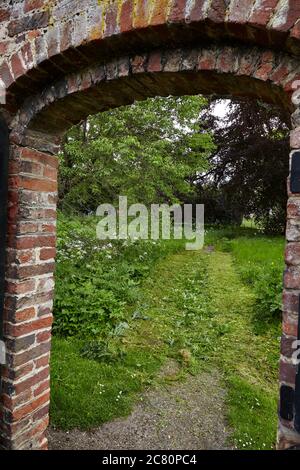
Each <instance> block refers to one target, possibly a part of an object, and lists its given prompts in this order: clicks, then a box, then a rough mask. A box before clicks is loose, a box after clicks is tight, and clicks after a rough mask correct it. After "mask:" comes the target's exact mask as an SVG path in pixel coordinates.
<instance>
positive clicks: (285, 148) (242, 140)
mask: <svg viewBox="0 0 300 470" xmlns="http://www.w3.org/2000/svg"><path fill="white" fill-rule="evenodd" d="M215 104H216V101H211V102H210V104H209V106H208V107H207V109H206V111H205V113H204V116H202V122H203V119H204V120H205V123H206V124H205V126H206V128H207V129H210V130H211V131H212V132H213V135H214V140H215V144H216V150H215V151H214V152H212V154H211V157H210V167H209V170H208V171H207V172H204V173H203V174H201V175H199V178H198V185H199V187H198V193H199V194H200V196H199V198H200V199H201V195H202V193H203V192H205V189H206V188H207V187H209V188H214V191H215V193H214V191H212V189H211V191H212V193H213V194H214V195H215V194H216V191H217V194H218V197H219V195H220V194H222V200H223V201H226V206H227V207H231V208H232V209H234V211H235V213H238V212H240V213H241V214H244V215H245V216H250V215H254V217H255V219H256V221H257V222H258V223H260V224H261V225H262V227H263V228H264V229H265V231H267V232H282V231H283V230H284V225H285V214H286V199H287V195H286V178H287V176H288V171H289V169H288V165H289V159H288V154H289V124H290V122H289V116H288V115H287V113H286V112H285V111H284V110H282V109H279V108H276V107H274V106H270V105H266V104H263V103H260V102H258V101H253V100H249V99H239V100H232V101H230V102H229V104H228V110H227V111H228V112H227V115H226V116H225V118H224V119H222V120H220V117H218V116H216V115H215V113H214V107H215Z"/></svg>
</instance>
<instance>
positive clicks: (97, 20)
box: [0, 0, 300, 109]
mask: <svg viewBox="0 0 300 470" xmlns="http://www.w3.org/2000/svg"><path fill="white" fill-rule="evenodd" d="M11 3H12V4H11ZM299 16H300V4H299V3H298V2H296V1H291V0H286V1H283V0H231V1H229V2H225V1H224V0H137V1H134V0H60V1H57V0H56V1H49V0H23V1H20V2H19V1H18V2H10V1H9V0H4V4H3V6H2V5H1V10H0V27H1V31H3V36H4V41H3V42H2V43H1V47H0V53H1V55H2V60H1V61H0V64H1V65H0V78H1V79H2V81H3V82H4V83H5V85H6V87H7V88H8V89H9V96H8V101H9V102H10V106H11V108H12V109H15V106H18V105H19V104H20V102H22V100H23V99H24V97H25V96H26V95H27V94H31V93H32V90H36V89H37V87H38V86H40V87H43V86H44V84H45V83H47V82H49V81H50V80H53V77H55V76H56V77H57V76H59V75H60V76H62V75H65V74H66V73H69V72H71V71H75V70H76V69H77V68H78V67H84V65H89V64H90V63H91V62H93V61H100V60H104V61H106V60H107V59H108V58H111V57H114V56H119V55H125V54H128V53H130V52H131V51H135V52H137V51H143V50H147V49H148V48H149V47H151V48H153V46H156V47H166V45H168V46H172V47H176V45H178V44H179V45H180V46H181V45H182V44H183V43H184V44H194V43H195V41H202V40H205V41H207V40H209V41H220V42H222V43H223V44H224V43H225V42H226V41H227V42H232V41H242V42H244V43H246V44H256V45H260V46H264V47H270V48H275V49H278V50H284V51H287V52H289V53H291V54H293V55H296V56H299V54H300V22H299Z"/></svg>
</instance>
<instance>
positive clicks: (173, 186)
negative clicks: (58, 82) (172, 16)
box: [59, 96, 214, 213]
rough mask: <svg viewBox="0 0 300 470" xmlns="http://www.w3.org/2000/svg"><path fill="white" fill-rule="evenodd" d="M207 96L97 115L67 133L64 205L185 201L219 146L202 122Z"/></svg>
mask: <svg viewBox="0 0 300 470" xmlns="http://www.w3.org/2000/svg"><path fill="white" fill-rule="evenodd" d="M205 103H206V101H205V99H204V98H203V97H201V96H195V97H190V96H185V97H181V98H177V97H168V98H155V99H148V100H146V101H143V102H136V103H134V104H133V105H132V106H125V107H121V108H118V109H113V110H110V111H107V112H103V113H100V114H98V115H96V116H92V117H90V118H89V119H88V121H87V122H86V123H85V124H84V125H83V126H77V127H74V128H72V129H71V130H70V132H69V133H68V134H67V136H66V139H65V144H64V150H63V152H62V154H61V156H60V182H59V196H60V202H59V204H60V207H61V208H63V210H64V211H69V212H74V211H79V212H84V213H87V212H90V211H95V210H96V208H97V207H98V205H99V204H101V203H103V202H105V203H106V202H110V203H116V202H117V198H118V195H119V194H121V195H127V196H128V199H129V202H130V203H135V202H139V203H144V204H146V205H148V204H150V203H153V202H155V203H159V202H172V203H173V202H179V201H180V200H182V197H184V196H186V195H187V194H191V193H192V192H193V190H194V186H193V185H192V184H191V182H192V180H193V178H194V177H195V175H196V174H197V173H198V172H200V171H203V170H204V169H207V166H208V164H207V159H208V156H209V154H210V151H211V150H212V149H213V148H214V145H213V142H212V137H211V135H210V133H209V132H204V131H203V130H202V129H201V126H200V124H199V121H200V115H201V111H202V109H203V106H204V105H205Z"/></svg>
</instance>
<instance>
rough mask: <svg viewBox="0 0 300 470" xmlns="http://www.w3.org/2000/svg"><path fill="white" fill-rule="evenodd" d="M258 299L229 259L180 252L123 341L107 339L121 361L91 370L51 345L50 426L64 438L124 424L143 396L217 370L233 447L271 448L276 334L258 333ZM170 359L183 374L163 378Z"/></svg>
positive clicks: (62, 343) (158, 274) (154, 283)
mask: <svg viewBox="0 0 300 470" xmlns="http://www.w3.org/2000/svg"><path fill="white" fill-rule="evenodd" d="M254 300H255V299H254V297H253V294H252V292H251V290H250V289H249V288H248V287H246V286H245V285H244V284H243V283H242V282H241V280H240V278H239V276H238V274H237V271H236V269H235V267H234V264H233V260H232V257H231V255H230V254H229V253H223V252H219V251H216V252H212V253H205V252H187V251H180V252H179V253H176V254H173V255H170V256H168V257H167V258H166V259H164V260H163V261H161V262H160V263H159V264H158V265H157V266H156V268H155V270H154V271H153V272H152V274H151V275H150V277H149V278H148V279H147V280H146V281H145V282H144V284H143V286H142V287H141V288H140V293H139V300H138V302H137V304H136V305H134V306H132V308H130V309H129V310H128V319H127V321H128V325H129V329H128V330H127V331H126V334H124V336H122V337H117V338H112V343H113V344H114V343H121V345H122V349H123V351H125V355H123V356H122V357H120V358H119V359H117V360H115V361H114V362H112V363H104V362H97V361H95V360H88V359H86V358H83V357H82V356H81V355H80V348H81V343H80V341H78V340H74V339H70V340H66V339H58V338H56V339H55V340H54V347H53V355H52V370H53V373H52V408H51V416H52V424H54V425H57V426H59V427H62V428H65V429H69V428H74V427H77V428H83V429H84V428H85V429H86V428H90V427H95V426H99V425H100V424H102V423H104V422H107V421H110V420H112V419H113V418H116V417H119V416H125V415H128V413H130V411H131V410H132V408H133V407H134V405H135V403H136V402H137V400H138V399H139V397H140V396H141V395H140V394H141V392H142V391H143V390H145V388H149V387H150V388H151V387H166V386H169V385H170V383H173V384H175V385H174V386H176V384H177V383H178V384H179V383H182V382H184V381H185V380H186V379H188V380H190V378H191V377H193V376H194V377H195V380H196V379H197V377H199V374H202V373H203V371H205V373H207V372H211V373H214V374H215V373H216V371H218V373H219V375H220V379H221V380H222V382H223V384H224V385H225V386H226V389H227V398H226V407H227V411H226V418H227V420H228V421H229V423H230V425H231V426H232V428H233V439H234V441H235V444H236V445H237V446H238V447H240V448H247V449H248V448H250V449H263V448H271V447H272V446H273V445H274V441H275V433H276V400H277V367H276V359H274V355H276V354H277V343H278V339H277V335H278V331H277V330H276V329H275V330H274V328H269V329H265V330H264V331H261V330H259V329H258V328H257V325H256V323H255V320H254V316H253V312H254V309H255V305H254ZM278 351H279V344H278ZM170 359H171V360H173V361H176V362H177V363H178V364H179V368H178V370H177V371H176V374H171V375H170V376H168V375H164V376H163V377H161V376H160V375H159V370H160V368H161V367H162V365H163V364H164V363H166V362H167V361H169V360H170ZM274 364H275V365H274ZM208 413H209V410H208ZM220 419H221V420H222V419H223V417H221V418H220Z"/></svg>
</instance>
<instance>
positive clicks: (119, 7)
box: [0, 0, 300, 449]
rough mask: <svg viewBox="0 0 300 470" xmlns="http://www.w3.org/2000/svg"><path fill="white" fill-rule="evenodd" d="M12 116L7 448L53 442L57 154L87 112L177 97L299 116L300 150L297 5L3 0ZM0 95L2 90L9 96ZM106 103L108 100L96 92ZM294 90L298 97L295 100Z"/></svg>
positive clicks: (294, 414)
mask: <svg viewBox="0 0 300 470" xmlns="http://www.w3.org/2000/svg"><path fill="white" fill-rule="evenodd" d="M0 35H1V42H0V55H1V58H0V85H1V84H4V85H5V87H6V91H7V94H6V98H7V100H6V103H5V104H3V105H0V110H1V111H2V113H3V114H4V115H5V116H6V117H7V122H8V123H9V126H10V128H11V157H10V179H9V211H8V248H7V271H6V280H7V283H6V299H5V310H4V332H5V343H6V348H7V358H6V365H5V367H3V368H2V370H1V379H2V385H3V389H2V395H1V402H0V410H1V412H0V447H3V448H11V449H21V448H22V449H27V448H30V449H40V448H46V447H47V439H46V437H45V431H46V428H47V425H48V410H49V354H50V353H49V351H50V340H51V323H52V299H53V288H54V279H53V271H54V258H55V223H56V212H55V211H56V198H57V159H56V158H55V156H54V154H55V152H56V151H57V149H58V145H59V142H60V138H61V135H62V133H63V132H64V130H65V129H66V128H68V127H69V126H70V125H72V124H73V123H75V122H78V121H79V120H81V119H82V118H84V117H85V116H86V115H87V114H90V113H93V112H97V111H101V110H104V109H108V108H111V107H115V106H120V105H122V104H128V103H130V102H132V101H133V100H134V99H144V98H146V97H148V96H155V95H168V94H175V95H180V94H195V93H217V94H221V95H222V96H224V95H226V96H227V95H235V96H236V95H243V96H253V97H256V98H259V99H261V100H264V101H267V102H270V103H274V104H276V105H280V106H283V107H285V108H286V109H287V111H289V112H293V115H292V124H293V128H294V129H293V131H292V133H291V147H292V149H293V150H296V152H298V149H299V152H300V91H299V90H300V4H299V2H296V1H294V0H229V1H226V0H18V1H17V2H11V0H2V3H1V6H0ZM0 97H1V95H0ZM95 98H97V99H96V100H95ZM291 98H292V101H291ZM289 197H290V198H289V203H288V211H287V235H286V238H287V242H288V243H287V248H286V265H287V267H286V270H285V275H284V295H283V335H282V347H281V360H280V383H281V388H280V408H279V410H280V412H279V415H280V423H279V433H278V448H281V449H283V448H287V447H290V446H292V445H300V376H299V375H297V367H296V366H295V365H294V363H293V361H292V353H293V352H294V349H293V341H295V340H296V339H297V338H298V339H300V329H299V318H298V317H299V296H300V255H299V253H300V193H291V192H289Z"/></svg>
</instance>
